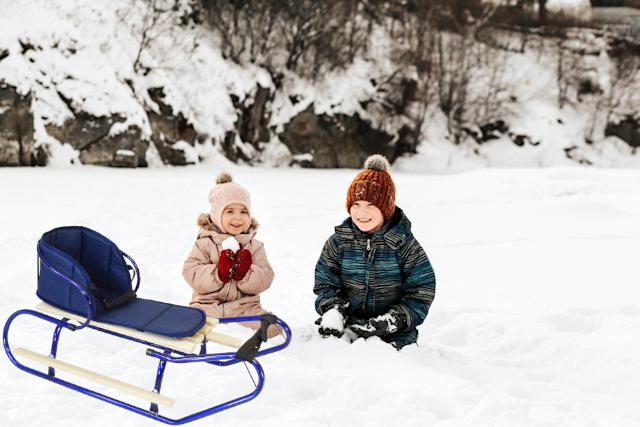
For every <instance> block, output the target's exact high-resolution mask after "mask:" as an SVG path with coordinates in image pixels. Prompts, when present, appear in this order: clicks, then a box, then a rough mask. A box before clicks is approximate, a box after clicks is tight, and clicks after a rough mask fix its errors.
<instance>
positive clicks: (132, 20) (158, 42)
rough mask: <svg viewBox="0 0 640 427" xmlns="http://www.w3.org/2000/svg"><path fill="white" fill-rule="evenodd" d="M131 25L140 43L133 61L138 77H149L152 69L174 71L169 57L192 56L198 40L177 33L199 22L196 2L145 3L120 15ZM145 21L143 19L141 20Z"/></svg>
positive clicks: (131, 6)
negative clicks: (171, 69)
mask: <svg viewBox="0 0 640 427" xmlns="http://www.w3.org/2000/svg"><path fill="white" fill-rule="evenodd" d="M117 15H118V17H119V18H120V19H121V20H123V21H124V22H128V24H129V27H130V28H131V32H132V35H133V36H134V37H135V38H136V39H138V48H137V52H136V56H135V58H134V60H133V69H134V71H135V72H136V73H142V74H148V73H149V72H150V71H151V70H152V69H159V68H171V67H170V66H168V65H167V64H169V63H170V62H171V61H168V60H167V59H168V55H172V53H173V52H175V51H182V52H187V53H189V52H192V51H193V49H194V48H195V46H196V43H195V39H193V38H189V37H188V36H186V35H185V33H184V32H180V31H176V29H177V28H179V27H181V26H185V25H193V24H194V23H196V22H197V15H196V14H194V10H193V5H192V0H142V1H138V2H134V3H130V4H129V5H128V6H127V7H125V8H122V9H119V10H118V11H117ZM140 17H141V19H140Z"/></svg>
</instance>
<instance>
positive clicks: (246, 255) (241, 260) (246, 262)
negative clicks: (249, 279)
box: [232, 249, 253, 280]
mask: <svg viewBox="0 0 640 427" xmlns="http://www.w3.org/2000/svg"><path fill="white" fill-rule="evenodd" d="M252 261H253V259H252V258H251V252H249V251H248V250H247V249H240V250H239V251H238V252H236V256H235V262H234V264H233V275H232V277H233V279H234V280H242V279H243V278H244V276H245V275H246V274H247V272H248V271H249V268H250V267H251V263H252Z"/></svg>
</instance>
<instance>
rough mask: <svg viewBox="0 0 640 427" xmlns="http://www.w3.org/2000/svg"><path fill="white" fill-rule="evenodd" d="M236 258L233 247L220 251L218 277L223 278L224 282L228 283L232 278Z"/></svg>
mask: <svg viewBox="0 0 640 427" xmlns="http://www.w3.org/2000/svg"><path fill="white" fill-rule="evenodd" d="M235 258H236V257H235V255H234V254H233V251H232V250H231V249H225V250H224V251H222V252H220V257H219V258H218V277H219V278H220V280H222V283H227V282H228V281H229V280H231V274H232V273H233V264H234V262H235V261H236V259H235Z"/></svg>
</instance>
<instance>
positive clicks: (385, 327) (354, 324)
mask: <svg viewBox="0 0 640 427" xmlns="http://www.w3.org/2000/svg"><path fill="white" fill-rule="evenodd" d="M405 325H406V320H405V319H404V316H403V315H401V314H400V313H398V312H397V311H395V310H390V311H389V312H387V313H385V314H381V315H380V316H378V317H373V318H371V319H351V321H350V323H349V329H351V330H352V331H353V332H355V333H356V334H358V335H359V336H361V337H362V338H365V339H366V338H369V337H372V336H378V337H382V336H385V335H389V334H393V333H395V332H398V331H399V330H400V329H402V328H404V327H405Z"/></svg>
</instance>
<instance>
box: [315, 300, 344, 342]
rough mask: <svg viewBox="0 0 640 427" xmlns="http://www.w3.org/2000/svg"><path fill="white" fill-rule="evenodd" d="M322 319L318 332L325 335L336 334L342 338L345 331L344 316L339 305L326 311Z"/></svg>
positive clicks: (335, 335)
mask: <svg viewBox="0 0 640 427" xmlns="http://www.w3.org/2000/svg"><path fill="white" fill-rule="evenodd" d="M319 320H320V327H319V328H318V333H319V334H320V335H322V336H323V337H329V336H334V337H338V338H340V337H341V336H342V333H343V332H344V316H343V314H342V313H341V312H340V310H338V308H337V307H334V308H332V309H331V310H328V311H326V312H325V313H324V314H323V315H322V317H321V318H320V319H319Z"/></svg>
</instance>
